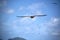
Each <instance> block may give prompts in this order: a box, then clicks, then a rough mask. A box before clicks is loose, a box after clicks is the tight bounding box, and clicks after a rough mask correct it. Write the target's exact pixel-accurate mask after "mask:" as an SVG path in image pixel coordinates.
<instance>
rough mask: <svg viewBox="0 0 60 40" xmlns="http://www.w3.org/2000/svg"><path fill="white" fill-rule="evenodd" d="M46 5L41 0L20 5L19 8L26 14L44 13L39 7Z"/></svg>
mask: <svg viewBox="0 0 60 40" xmlns="http://www.w3.org/2000/svg"><path fill="white" fill-rule="evenodd" d="M44 7H46V4H45V3H43V2H41V3H33V4H30V5H28V6H26V7H25V6H21V7H20V8H19V9H20V11H21V10H22V11H23V12H26V13H27V14H28V13H29V14H31V15H34V14H44V13H43V12H42V11H41V9H42V8H44Z"/></svg>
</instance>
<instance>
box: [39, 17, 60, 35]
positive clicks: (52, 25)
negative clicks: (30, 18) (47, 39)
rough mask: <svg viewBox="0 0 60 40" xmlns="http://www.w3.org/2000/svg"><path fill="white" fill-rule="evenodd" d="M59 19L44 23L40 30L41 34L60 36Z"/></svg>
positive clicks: (54, 18)
mask: <svg viewBox="0 0 60 40" xmlns="http://www.w3.org/2000/svg"><path fill="white" fill-rule="evenodd" d="M59 21H60V19H59V18H56V17H53V18H51V19H50V20H49V21H47V22H45V23H42V25H41V28H40V33H41V34H42V33H43V34H44V35H46V34H51V35H60V34H59V33H60V31H59V28H60V27H59ZM45 33H46V34H45Z"/></svg>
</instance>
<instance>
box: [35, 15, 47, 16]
mask: <svg viewBox="0 0 60 40" xmlns="http://www.w3.org/2000/svg"><path fill="white" fill-rule="evenodd" d="M34 16H47V15H34Z"/></svg>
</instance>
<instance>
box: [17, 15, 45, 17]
mask: <svg viewBox="0 0 60 40" xmlns="http://www.w3.org/2000/svg"><path fill="white" fill-rule="evenodd" d="M41 16H46V15H33V16H17V17H41Z"/></svg>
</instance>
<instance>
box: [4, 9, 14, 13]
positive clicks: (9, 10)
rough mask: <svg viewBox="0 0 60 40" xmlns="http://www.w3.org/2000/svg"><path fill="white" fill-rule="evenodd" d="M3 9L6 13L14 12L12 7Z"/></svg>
mask: <svg viewBox="0 0 60 40" xmlns="http://www.w3.org/2000/svg"><path fill="white" fill-rule="evenodd" d="M4 11H5V13H7V14H12V13H14V9H6V10H4Z"/></svg>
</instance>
